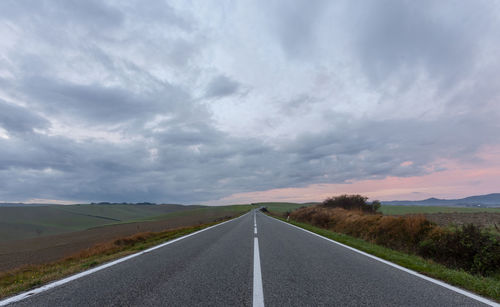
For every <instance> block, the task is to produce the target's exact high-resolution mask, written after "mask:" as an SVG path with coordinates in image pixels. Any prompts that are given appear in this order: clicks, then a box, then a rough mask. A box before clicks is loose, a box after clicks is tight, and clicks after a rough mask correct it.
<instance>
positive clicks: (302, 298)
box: [0, 211, 487, 306]
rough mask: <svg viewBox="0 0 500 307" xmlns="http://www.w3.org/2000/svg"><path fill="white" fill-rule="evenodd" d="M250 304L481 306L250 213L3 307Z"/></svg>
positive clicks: (352, 252) (279, 222)
mask: <svg viewBox="0 0 500 307" xmlns="http://www.w3.org/2000/svg"><path fill="white" fill-rule="evenodd" d="M0 305H1V302H0ZM252 305H253V306H263V305H265V306H487V305H486V304H484V303H482V302H479V301H477V300H475V299H473V298H470V297H468V296H465V295H463V294H460V293H457V292H455V291H452V290H450V289H447V288H445V287H442V286H440V285H436V284H435V283H432V282H430V281H427V280H424V279H422V278H419V277H418V276H414V275H412V274H409V273H407V272H405V271H402V270H399V269H397V268H394V267H392V266H390V265H387V264H385V263H382V262H380V261H377V260H375V259H372V258H370V257H367V256H365V255H362V254H360V253H357V252H355V251H352V250H349V249H347V248H344V247H342V246H339V245H337V244H334V243H332V242H330V241H328V240H325V239H322V238H320V237H318V236H315V235H313V234H311V233H308V232H305V231H303V230H300V229H297V228H295V227H293V226H291V225H288V224H286V223H283V222H281V221H278V220H276V219H273V218H270V217H268V216H265V215H264V214H262V213H260V212H255V211H252V212H250V213H248V214H246V215H244V216H242V217H240V218H238V219H235V220H232V221H230V222H227V223H224V224H222V225H219V226H216V227H212V228H210V229H208V230H206V231H202V232H200V233H197V234H195V235H192V236H190V237H187V238H185V239H182V240H178V241H176V242H173V243H172V244H169V245H166V246H164V247H161V248H158V249H156V250H154V251H151V252H148V253H145V254H143V255H140V256H137V257H135V258H132V259H130V260H127V261H123V262H120V263H118V264H116V265H113V266H110V267H108V268H105V269H102V270H100V271H97V272H95V273H92V274H89V275H87V276H84V277H81V278H78V279H76V280H73V281H71V282H68V283H65V284H63V285H60V286H57V287H54V288H51V289H49V290H47V291H43V292H41V293H38V294H34V295H32V296H29V297H27V298H26V299H23V300H21V301H17V302H14V303H13V304H11V305H9V306H252Z"/></svg>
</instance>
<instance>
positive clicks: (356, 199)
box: [322, 194, 380, 213]
mask: <svg viewBox="0 0 500 307" xmlns="http://www.w3.org/2000/svg"><path fill="white" fill-rule="evenodd" d="M367 200H368V197H366V196H362V195H359V194H352V195H348V194H343V195H340V196H333V197H329V198H327V199H325V200H324V201H323V202H322V206H325V207H330V208H342V209H346V210H360V211H363V212H370V213H376V212H377V210H378V209H379V208H380V202H379V201H378V200H374V201H373V202H372V203H371V204H368V203H367V202H366V201H367Z"/></svg>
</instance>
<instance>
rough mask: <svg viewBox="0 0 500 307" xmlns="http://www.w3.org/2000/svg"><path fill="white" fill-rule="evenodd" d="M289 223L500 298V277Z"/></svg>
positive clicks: (465, 287)
mask: <svg viewBox="0 0 500 307" xmlns="http://www.w3.org/2000/svg"><path fill="white" fill-rule="evenodd" d="M272 216H273V217H275V218H277V219H280V220H282V221H284V222H287V221H286V220H285V219H284V218H281V217H278V216H275V215H272ZM288 223H290V224H292V225H295V226H298V227H301V228H304V229H306V230H309V231H311V232H314V233H317V234H319V235H321V236H323V237H326V238H329V239H332V240H334V241H337V242H339V243H343V244H345V245H349V246H351V247H354V248H356V249H358V250H361V251H364V252H366V253H369V254H372V255H374V256H377V257H379V258H382V259H385V260H387V261H390V262H392V263H395V264H398V265H400V266H402V267H405V268H408V269H410V270H413V271H415V272H418V273H420V274H423V275H426V276H429V277H432V278H436V279H439V280H442V281H444V282H446V283H448V284H451V285H454V286H457V287H460V288H463V289H466V290H469V291H471V292H474V293H477V294H479V295H482V296H485V297H489V298H491V299H494V300H496V301H497V302H500V280H499V279H496V278H491V277H483V276H478V275H473V274H470V273H467V272H465V271H459V270H453V269H449V268H447V267H445V266H443V265H441V264H437V263H435V262H433V261H431V260H426V259H424V258H422V257H419V256H416V255H410V254H406V253H402V252H399V251H395V250H392V249H389V248H386V247H382V246H380V245H376V244H373V243H370V242H367V241H364V240H361V239H358V238H354V237H351V236H348V235H345V234H341V233H336V232H332V231H329V230H326V229H323V228H318V227H315V226H312V225H309V224H306V223H299V222H295V221H289V222H288Z"/></svg>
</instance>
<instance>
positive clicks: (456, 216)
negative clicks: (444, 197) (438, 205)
mask: <svg viewBox="0 0 500 307" xmlns="http://www.w3.org/2000/svg"><path fill="white" fill-rule="evenodd" d="M424 215H425V217H426V218H427V219H428V220H429V221H431V222H434V223H436V224H438V225H439V226H445V227H446V226H449V225H457V226H458V225H463V224H474V225H478V226H482V227H495V224H496V226H497V227H498V228H500V213H486V212H476V213H427V214H424Z"/></svg>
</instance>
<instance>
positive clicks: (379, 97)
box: [0, 0, 500, 204]
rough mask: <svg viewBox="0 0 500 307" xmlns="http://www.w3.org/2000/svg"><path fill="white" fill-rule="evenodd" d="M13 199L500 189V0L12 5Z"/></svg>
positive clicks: (6, 188)
mask: <svg viewBox="0 0 500 307" xmlns="http://www.w3.org/2000/svg"><path fill="white" fill-rule="evenodd" d="M0 38H1V39H0V201H44V200H52V201H53V200H57V201H69V202H75V201H77V202H78V201H125V202H138V201H151V202H178V203H187V204H190V203H212V204H217V203H231V202H238V201H241V202H246V201H259V200H293V201H308V200H322V197H325V196H328V195H337V194H340V193H347V192H349V193H364V194H365V195H368V196H370V197H372V198H381V199H385V200H389V199H422V198H426V197H430V196H436V197H462V196H467V195H472V194H481V193H491V192H500V57H499V56H498V55H499V54H500V5H499V4H498V1H495V0H491V1H479V0H474V1H401V0H394V1H382V0H380V1H375V0H374V1H318V0H316V1H308V0H305V1H297V0H294V1H288V0H286V1H285V0H283V1H269V0H266V1H254V0H251V1H250V0H249V1H221V0H217V1H184V0H183V1H172V2H168V1H167V2H164V1H147V2H144V1H127V2H125V1H116V3H115V1H100V0H95V1H90V0H87V1H76V0H75V1H68V0H60V1H38V0H36V1H27V0H26V1H23V0H12V1H8V0H3V1H0Z"/></svg>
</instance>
